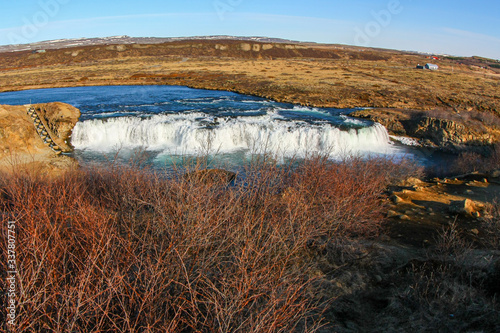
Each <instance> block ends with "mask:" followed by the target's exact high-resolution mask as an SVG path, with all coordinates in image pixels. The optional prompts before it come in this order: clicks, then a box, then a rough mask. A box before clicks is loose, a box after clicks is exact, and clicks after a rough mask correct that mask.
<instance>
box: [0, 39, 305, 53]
mask: <svg viewBox="0 0 500 333" xmlns="http://www.w3.org/2000/svg"><path fill="white" fill-rule="evenodd" d="M189 40H241V41H254V42H263V43H294V44H295V43H301V42H298V41H293V40H287V39H281V38H269V37H237V36H193V37H165V38H162V37H130V36H112V37H103V38H75V39H57V40H48V41H43V42H37V43H30V44H15V45H0V53H3V52H19V51H36V50H54V49H63V48H70V47H78V46H92V45H109V44H161V43H168V42H177V41H189ZM307 44H314V43H307Z"/></svg>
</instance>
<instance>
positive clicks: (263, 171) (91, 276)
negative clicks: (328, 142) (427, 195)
mask: <svg viewBox="0 0 500 333" xmlns="http://www.w3.org/2000/svg"><path fill="white" fill-rule="evenodd" d="M396 167H397V166H396V165H395V164H393V163H390V162H382V161H379V160H373V161H361V160H359V159H355V158H353V159H349V160H346V161H345V162H343V163H340V164H333V163H330V162H328V161H327V160H326V159H323V158H319V157H318V158H312V159H310V160H308V161H306V162H303V163H300V165H299V166H297V167H294V168H291V167H288V168H287V167H278V166H277V165H276V164H275V163H270V162H269V161H266V160H263V161H256V162H255V163H254V164H253V165H252V166H250V167H248V170H246V172H245V174H246V176H245V178H244V179H239V180H237V182H236V183H235V184H234V185H227V184H226V183H223V182H210V183H207V182H203V181H202V180H197V179H196V178H193V177H187V178H186V177H183V175H184V174H185V172H186V170H184V169H182V170H181V169H180V168H179V170H176V171H174V172H173V173H171V174H169V175H168V176H167V175H165V174H162V173H156V172H153V171H151V170H147V169H140V168H138V167H136V166H123V165H118V164H111V165H109V166H106V167H98V168H84V169H80V170H75V171H73V172H69V173H67V174H65V175H63V176H61V177H59V178H56V179H49V178H43V177H38V176H37V177H33V176H29V175H27V174H21V173H19V174H13V175H10V176H4V177H3V178H2V181H1V184H0V189H1V194H2V197H1V206H2V212H3V213H2V223H3V224H2V225H5V222H6V221H7V220H16V221H17V228H18V239H17V251H18V254H17V256H18V257H17V260H18V266H19V275H18V287H19V288H20V290H21V292H20V293H19V295H18V316H17V318H18V319H17V325H18V326H17V329H18V330H19V331H37V332H53V331H56V332H90V331H93V332H104V331H114V332H136V331H140V332H143V331H144V332H165V331H167V332H291V331H304V332H312V331H315V330H316V329H317V328H318V327H319V326H321V323H322V316H321V312H322V310H323V309H324V304H323V303H319V302H318V300H317V299H316V298H315V296H314V292H312V293H311V288H313V284H312V282H313V281H314V277H313V276H311V275H310V274H308V273H309V271H310V269H311V267H313V266H314V265H315V262H314V261H313V260H312V259H311V258H310V257H309V256H308V254H307V253H308V252H307V250H306V248H307V244H308V241H311V240H314V239H318V238H320V237H328V238H336V237H340V236H346V235H353V234H357V235H373V234H376V233H377V231H378V225H379V223H380V221H381V219H380V218H381V214H380V213H381V204H380V201H379V196H380V194H381V192H382V191H383V188H384V187H385V186H386V185H387V181H388V179H389V178H390V177H389V174H390V170H391V168H393V169H394V168H396ZM187 171H193V170H187ZM6 244H7V242H6V235H5V233H2V241H1V245H0V250H1V251H0V252H1V260H0V262H1V264H0V265H1V266H2V268H1V270H0V271H1V272H2V283H4V281H5V277H4V276H3V275H4V273H3V272H4V271H5V267H4V265H5V263H6V257H5V255H6V248H5V247H6ZM313 291H314V290H313ZM1 297H2V301H5V298H6V295H5V294H2V296H1ZM4 315H5V314H4V312H2V313H1V314H0V317H1V318H2V320H1V321H2V322H4V320H3V319H4V317H3V316H4ZM3 328H4V329H5V326H4V327H3Z"/></svg>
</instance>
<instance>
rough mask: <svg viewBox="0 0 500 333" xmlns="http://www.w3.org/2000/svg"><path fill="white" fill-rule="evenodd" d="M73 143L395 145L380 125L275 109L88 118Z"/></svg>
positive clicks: (194, 148)
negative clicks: (317, 120)
mask: <svg viewBox="0 0 500 333" xmlns="http://www.w3.org/2000/svg"><path fill="white" fill-rule="evenodd" d="M72 144H73V145H74V146H75V148H76V149H78V150H93V151H100V152H112V151H114V150H117V149H134V148H139V147H142V148H145V149H147V150H151V151H158V152H161V153H165V154H199V153H201V152H212V153H223V154H225V153H234V152H248V153H259V152H263V151H266V152H272V153H276V154H278V155H280V156H286V157H291V156H298V157H301V156H306V155H307V154H311V153H315V152H321V153H331V154H333V155H339V154H342V153H347V152H353V153H381V154H390V153H391V150H393V146H392V145H391V143H390V139H389V135H388V133H387V131H386V129H385V128H384V127H383V126H382V125H379V124H374V125H372V126H368V127H363V128H351V129H349V130H341V129H339V128H337V127H334V126H332V125H330V124H326V123H325V124H310V123H306V122H303V121H297V120H293V121H290V120H286V121H285V119H284V118H283V117H282V116H281V115H279V114H278V113H277V112H276V111H270V112H268V113H267V114H265V115H262V116H254V117H241V116H240V117H224V118H222V117H215V116H211V115H207V114H205V113H201V112H192V113H180V114H170V115H166V114H163V115H155V116H151V117H148V118H139V117H115V118H108V119H91V120H86V121H83V122H79V123H78V124H77V125H76V127H75V129H74V131H73V135H72Z"/></svg>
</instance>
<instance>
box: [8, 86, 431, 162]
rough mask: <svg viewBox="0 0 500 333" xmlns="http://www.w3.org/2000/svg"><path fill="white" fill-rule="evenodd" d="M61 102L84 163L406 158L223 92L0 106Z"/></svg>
mask: <svg viewBox="0 0 500 333" xmlns="http://www.w3.org/2000/svg"><path fill="white" fill-rule="evenodd" d="M55 101H58V102H64V103H68V104H71V105H73V106H75V107H77V108H79V109H80V111H81V112H82V116H81V118H80V121H79V123H78V124H77V125H76V126H75V129H74V131H73V135H72V138H71V143H72V144H73V146H74V147H75V151H74V153H73V156H75V157H76V158H77V159H78V160H80V161H81V162H83V163H86V162H93V161H103V160H113V159H115V158H116V157H117V156H118V158H119V159H124V160H126V159H128V158H130V157H131V156H134V154H137V152H138V151H140V152H141V154H142V156H145V158H146V159H147V161H148V162H149V163H152V164H153V165H156V166H165V165H169V164H171V163H173V162H179V161H185V160H186V159H189V158H191V157H193V156H200V155H203V156H211V158H213V159H216V160H219V161H221V162H223V163H227V164H230V165H238V164H240V163H242V162H244V161H246V160H248V159H249V158H251V156H252V155H254V154H263V153H266V154H272V155H274V156H276V157H277V158H303V157H306V156H309V155H312V154H318V153H320V154H328V155H329V156H330V157H331V158H332V159H336V158H340V157H342V156H344V155H346V154H359V155H363V156H386V157H389V158H400V157H403V156H405V157H410V158H415V159H418V160H422V161H423V160H425V157H422V156H419V154H418V152H417V150H415V149H414V148H412V147H409V146H405V145H402V144H398V143H395V142H393V141H391V139H390V137H389V135H388V133H387V131H386V129H385V128H384V127H383V126H381V125H379V124H374V123H372V122H368V121H364V120H360V119H356V118H351V117H349V116H348V114H349V113H350V112H352V111H353V109H331V108H329V109H328V108H309V107H302V106H296V105H292V104H284V103H277V102H273V101H269V100H266V99H263V98H258V97H253V96H246V95H241V94H236V93H231V92H224V91H210V90H200V89H191V88H187V87H180V86H99V87H76V88H55V89H39V90H28V91H19V92H8V93H0V104H12V105H20V104H29V103H30V102H32V103H47V102H55Z"/></svg>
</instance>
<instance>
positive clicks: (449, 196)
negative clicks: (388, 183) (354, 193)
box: [387, 174, 500, 248]
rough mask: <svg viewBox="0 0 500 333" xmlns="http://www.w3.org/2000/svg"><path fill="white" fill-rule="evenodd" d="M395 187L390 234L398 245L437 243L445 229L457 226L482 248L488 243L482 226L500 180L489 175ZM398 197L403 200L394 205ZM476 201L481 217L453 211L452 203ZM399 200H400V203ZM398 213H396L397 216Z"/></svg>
mask: <svg viewBox="0 0 500 333" xmlns="http://www.w3.org/2000/svg"><path fill="white" fill-rule="evenodd" d="M403 185H409V186H392V187H391V188H390V189H389V194H390V195H391V196H392V197H389V198H388V199H387V201H388V202H390V206H389V213H388V219H387V232H388V234H389V235H390V236H391V238H393V239H394V240H396V241H397V242H398V243H404V244H410V245H412V246H416V247H419V248H421V247H427V246H430V245H433V244H435V242H436V240H437V239H438V235H439V233H440V232H442V231H443V230H444V229H447V228H449V227H450V225H451V224H453V223H456V224H457V227H458V228H459V229H460V230H462V231H463V232H464V234H465V235H466V238H467V239H468V240H469V241H471V242H474V243H476V244H478V245H481V244H484V242H483V241H482V237H483V236H485V232H484V230H482V227H481V223H482V222H483V221H484V218H485V215H487V212H486V211H487V209H485V207H487V206H488V205H489V204H491V203H492V202H494V200H496V199H498V196H499V194H500V179H498V178H493V177H491V176H488V175H486V174H470V175H467V176H465V177H460V178H459V179H458V178H443V179H438V178H436V179H434V180H432V181H431V180H430V181H427V182H417V183H411V182H410V183H407V184H403ZM394 196H397V197H398V198H400V199H402V201H400V202H394V198H395V197H394ZM465 199H469V200H472V202H473V204H474V206H475V208H476V211H477V213H476V214H477V216H476V217H473V216H467V215H464V214H457V213H454V212H452V211H451V210H450V203H451V202H452V201H460V200H465ZM398 201H399V200H398ZM394 213H396V214H394Z"/></svg>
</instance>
